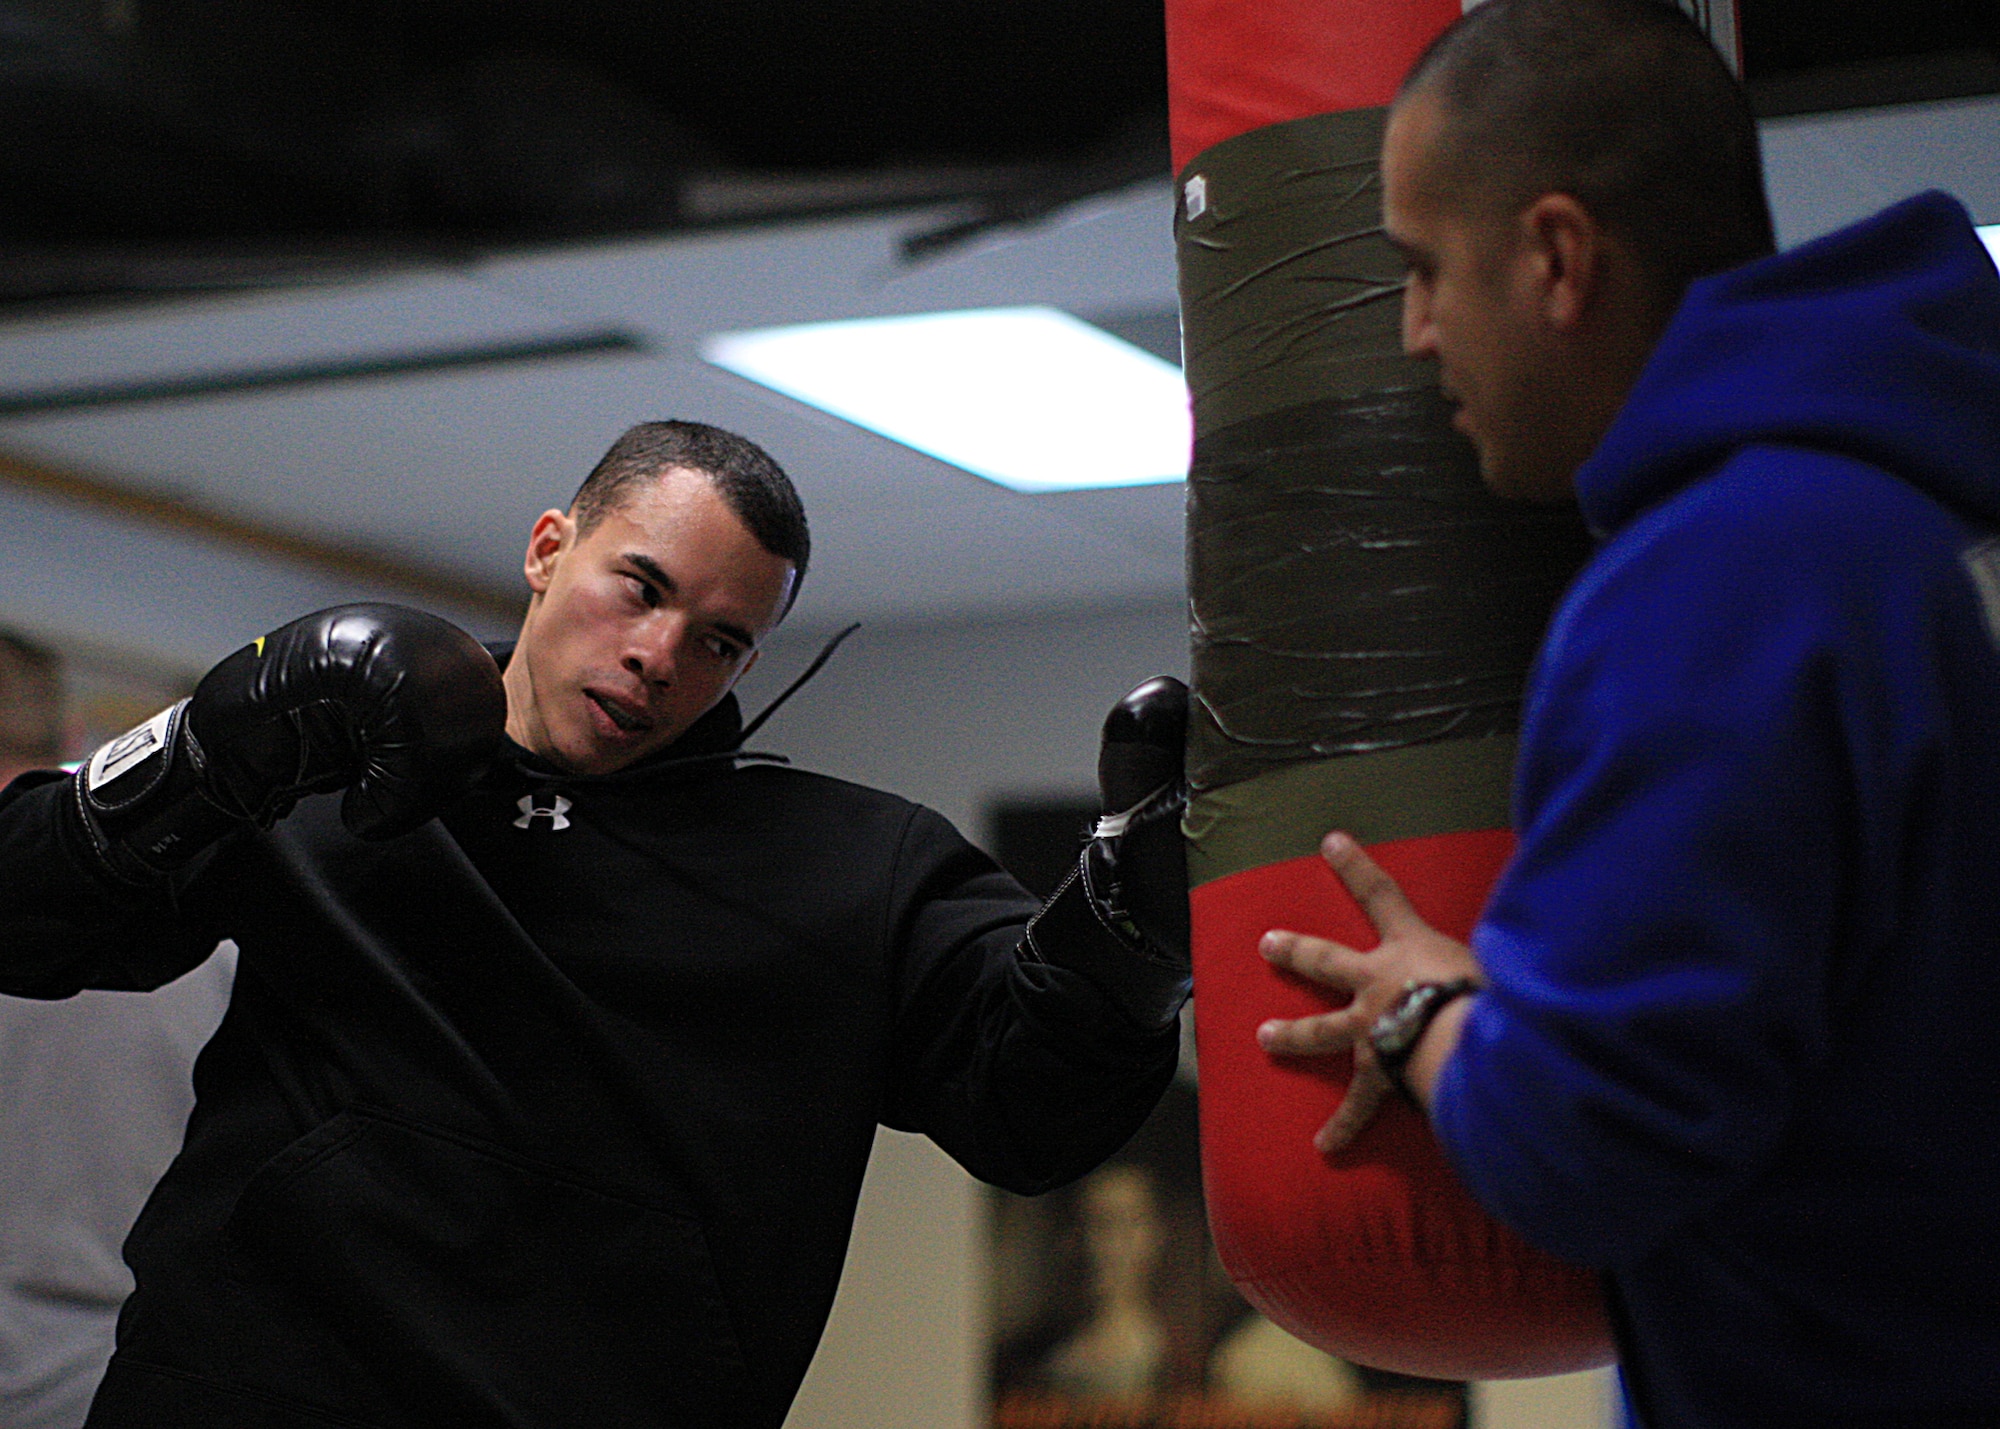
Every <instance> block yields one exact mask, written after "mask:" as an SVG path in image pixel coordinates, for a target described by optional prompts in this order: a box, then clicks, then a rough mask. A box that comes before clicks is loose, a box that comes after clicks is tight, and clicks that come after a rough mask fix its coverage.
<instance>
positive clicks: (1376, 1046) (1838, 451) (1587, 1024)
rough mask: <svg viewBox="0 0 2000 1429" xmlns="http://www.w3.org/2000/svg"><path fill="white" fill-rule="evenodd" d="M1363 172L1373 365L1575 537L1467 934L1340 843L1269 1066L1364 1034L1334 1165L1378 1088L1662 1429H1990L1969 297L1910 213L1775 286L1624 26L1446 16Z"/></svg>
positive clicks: (1857, 230) (1691, 63)
mask: <svg viewBox="0 0 2000 1429" xmlns="http://www.w3.org/2000/svg"><path fill="white" fill-rule="evenodd" d="M1383 176H1384V177H1383V185H1384V213H1385V219H1386V225H1387V228H1388V231H1389V234H1390V236H1391V238H1392V239H1393V240H1394V241H1395V242H1396V243H1397V244H1398V245H1399V247H1400V248H1401V249H1402V251H1403V252H1404V254H1405V255H1406V257H1407V258H1408V261H1409V269H1410V281H1409V287H1408V290H1407V294H1406V299H1405V308H1404V339H1405V344H1406V346H1407V347H1408V348H1409V349H1410V350H1411V351H1412V352H1417V353H1428V354H1430V355H1433V356H1435V357H1436V358H1437V359H1438V361H1439V364H1440V373H1441V379H1442V382H1443V385H1444V388H1445V390H1446V392H1447V394H1448V395H1450V396H1451V397H1453V398H1454V399H1456V401H1457V402H1458V404H1459V405H1458V412H1457V416H1456V422H1457V425H1458V426H1459V428H1460V429H1461V430H1463V431H1464V432H1465V433H1466V434H1467V435H1468V436H1469V437H1470V438H1471V439H1472V441H1473V442H1474V444H1475V445H1476V447H1477V448H1478V450H1479V454H1480V459H1481V466H1482V471H1483V473H1484V475H1485V477H1486V479H1487V481H1488V483H1489V484H1490V485H1491V486H1492V487H1493V488H1494V489H1495V490H1497V491H1499V492H1501V493H1503V494H1507V495H1513V496H1519V497H1523V498H1527V499H1532V500H1557V499H1574V500H1577V501H1579V502H1580V503H1581V505H1582V508H1583V512H1584V514H1585V516H1586V517H1587V518H1588V520H1589V522H1590V524H1591V526H1592V527H1593V529H1594V530H1595V531H1596V533H1597V534H1598V535H1599V537H1600V539H1601V542H1602V544H1601V547H1600V549H1599V551H1598V553H1597V555H1596V557H1595V559H1594V560H1593V561H1592V563H1591V564H1590V565H1589V566H1588V568H1587V569H1586V570H1585V571H1584V573H1583V574H1582V576H1581V577H1580V578H1579V580H1578V581H1577V583H1576V585H1575V586H1574V588H1573V589H1572V590H1571V591H1570V593H1569V595H1568V596H1567V598H1566V600H1565V601H1564V603H1563V605H1562V607H1561V609H1560V610H1559V611H1558V613H1557V615H1556V617H1555V619H1554V621H1553V623H1552V625H1551V628H1550V630H1549V633H1548V636H1547V639H1546V641H1545V643H1544V646H1543V649H1542V652H1541V656H1540V659H1539V663H1538V665H1537V668H1536V671H1535V674H1534V677H1533V680H1532V683H1531V686H1530V690H1529V696H1528V703H1527V707H1526V711H1525V715H1524V723H1523V730H1522V744H1521V756H1520V763H1519V767H1518V770H1517V776H1516V789H1515V825H1516V829H1517V832H1518V834H1519V840H1520V843H1519V849H1518V852H1517V854H1516V856H1515V858H1514V860H1513V862H1512V863H1511V864H1510V866H1509V867H1508V869H1507V870H1506V872H1505V874H1504V875H1503V877H1502V879H1501V882H1500V884H1499V886H1498V887H1497V888H1496V890H1495V892H1494V895H1493V897H1492V900H1491V902H1490V904H1489V906H1488V908H1487V910H1486V912H1485V914H1484V916H1483V918H1482V919H1481V921H1480V923H1479V925H1478V927H1477V929H1476V930H1475V932H1474V933H1473V936H1472V940H1471V946H1470V947H1469V948H1468V947H1465V946H1462V945H1460V944H1457V943H1455V942H1453V941H1451V940H1450V939H1448V938H1445V937H1443V936H1442V935H1440V934H1438V933H1437V932H1435V931H1434V930H1432V929H1430V928H1428V927H1427V926H1425V925H1424V923H1423V922H1422V921H1421V919H1420V918H1419V917H1418V916H1417V915H1416V914H1415V913H1414V911H1412V909H1411V908H1410V906H1409V904H1408V903H1407V902H1406V901H1405V900H1404V898H1403V897H1402V895H1401V893H1400V892H1399V891H1398V890H1397V889H1396V888H1395V886H1394V885H1393V884H1392V883H1391V882H1390V881H1389V880H1388V879H1387V878H1386V877H1385V876H1384V875H1383V874H1382V873H1381V871H1380V870H1379V869H1378V868H1377V867H1376V866H1375V865H1374V864H1372V863H1371V862H1370V861H1369V860H1368V858H1367V857H1366V855H1364V854H1363V853H1362V852H1361V851H1360V850H1359V849H1358V848H1357V847H1356V846H1355V845H1354V843H1353V841H1352V840H1350V839H1347V838H1345V837H1344V836H1342V835H1339V834H1335V835H1332V836H1330V837H1329V839H1328V840H1327V843H1326V846H1325V852H1326V855H1327V857H1328V859H1329V861H1330V862H1331V863H1332V864H1333V866H1334V868H1335V870H1336V871H1337V872H1339V873H1340V875H1341V876H1342V878H1343V879H1344V880H1345V881H1346V882H1347V884H1348V886H1349V887H1350V889H1352V890H1353V891H1354V893H1355V894H1356V896H1357V897H1358V898H1359V899H1360V901H1361V903H1362V904H1363V906H1364V907H1365V908H1366V909H1367V910H1368V911H1369V913H1370V915H1371V917H1372V918H1373V919H1374V921H1375V923H1376V925H1377V927H1378V929H1379V930H1380V932H1381V934H1382V938H1381V942H1380V944H1379V945H1378V946H1377V947H1376V948H1374V949H1370V950H1367V951H1359V950H1356V949H1352V948H1346V947H1342V946H1340V945H1338V944H1334V943H1330V942H1325V941H1322V940H1318V939H1313V938H1309V937H1304V936H1301V935H1298V934H1295V933H1290V932H1285V931H1282V930H1280V931H1274V932H1272V933H1271V934H1269V935H1267V937H1266V938H1265V940H1264V945H1263V951H1264V952H1265V955H1266V956H1267V957H1269V958H1270V959H1271V960H1272V961H1273V962H1274V963H1276V964H1277V965H1279V966H1281V967H1284V968H1287V969H1290V970H1292V971H1295V972H1298V973H1301V974H1303V975H1306V976H1309V977H1313V978H1317V979H1319V980H1320V981H1323V982H1325V983H1326V984H1328V985H1329V986H1331V987H1333V988H1335V989H1338V990H1343V991H1351V992H1352V993H1353V994H1354V998H1353V1001H1352V1003H1350V1004H1349V1005H1348V1006H1347V1007H1346V1008H1345V1009H1342V1010H1339V1011H1335V1012H1331V1013H1328V1014H1325V1015H1322V1016H1319V1017H1312V1018H1305V1019H1300V1020H1297V1021H1289V1022H1275V1021H1274V1022H1271V1023H1267V1024H1266V1025H1265V1026H1264V1027H1262V1028H1261V1029H1260V1031H1259V1038H1260V1040H1261V1042H1262V1043H1263V1045H1264V1046H1265V1047H1266V1048H1267V1049H1268V1050H1270V1051H1272V1052H1274V1053H1277V1054H1281V1055H1325V1054H1328V1053H1333V1052H1341V1051H1345V1050H1346V1049H1348V1048H1350V1047H1351V1048H1353V1050H1354V1053H1355V1057H1356V1061H1357V1063H1358V1067H1357V1075H1356V1078H1355V1081H1354V1084H1353V1088H1352V1090H1351V1091H1350V1093H1349V1096H1348V1100H1347V1102H1346V1104H1345V1105H1344V1106H1343V1107H1342V1108H1341V1109H1340V1111H1339V1112H1338V1113H1337V1114H1336V1115H1335V1117H1334V1118H1333V1120H1332V1121H1331V1122H1329V1123H1328V1125H1327V1127H1326V1128H1325V1129H1324V1130H1323V1131H1322V1132H1321V1133H1320V1144H1321V1145H1322V1146H1323V1147H1326V1148H1332V1147H1334V1146H1338V1145H1342V1144H1345V1142H1347V1141H1348V1140H1349V1139H1351V1138H1352V1137H1353V1136H1354V1135H1355V1134H1356V1133H1357V1132H1358V1131H1359V1130H1360V1129H1361V1127H1362V1126H1363V1125H1364V1124H1365V1123H1366V1121H1367V1119H1368V1117H1369V1116H1370V1115H1371V1114H1372V1112H1373V1110H1374V1108H1375V1106H1376V1105H1378V1104H1379V1102H1380V1101H1381V1099H1382V1097H1383V1096H1384V1095H1385V1094H1386V1092H1387V1090H1388V1089H1390V1088H1392V1087H1393V1088H1396V1089H1399V1090H1401V1091H1403V1092H1404V1093H1405V1094H1406V1095H1409V1096H1411V1097H1412V1098H1414V1099H1415V1100H1416V1101H1417V1102H1418V1103H1419V1104H1420V1105H1422V1106H1424V1107H1425V1108H1427V1109H1428V1110H1429V1112H1430V1114H1431V1117H1432V1120H1433V1123H1434V1125H1435V1127H1436V1130H1437V1133H1438V1136H1439V1138H1440V1139H1441V1141H1442V1143H1443V1145H1444V1147H1445V1149H1446V1150H1447V1152H1448V1153H1449V1155H1450V1157H1451V1159H1452V1162H1453V1164H1454V1166H1455V1167H1456V1168H1457V1170H1458V1172H1459V1174H1460V1175H1461V1176H1462V1178H1463V1179H1464V1181H1465V1183H1466V1185H1467V1186H1468V1187H1469V1188H1470V1189H1471V1191H1472V1192H1473V1193H1474V1194H1475V1195H1476V1196H1477V1197H1478V1198H1479V1199H1480V1201H1481V1202H1482V1203H1484V1204H1485V1205H1486V1206H1487V1208H1488V1209H1490V1210H1491V1211H1492V1212H1494V1213H1495V1214H1496V1215H1498V1216H1499V1217H1501V1218H1502V1219H1503V1220H1505V1221H1507V1222H1508V1223H1510V1224H1512V1225H1513V1226H1515V1227H1516V1228H1518V1229H1519V1230H1520V1231H1521V1232H1522V1233H1523V1234H1525V1235H1526V1236H1527V1237H1529V1238H1530V1239H1531V1240H1533V1241H1535V1242H1537V1243H1538V1244H1540V1245H1541V1246H1543V1247H1544V1248H1546V1249H1547V1250H1549V1251H1551V1252H1553V1253H1555V1254H1557V1255H1559V1256H1563V1257H1566V1258H1568V1259H1571V1260H1574V1261H1577V1262H1581V1263H1584V1264H1588V1265H1592V1266H1596V1267H1599V1268H1601V1270H1602V1272H1603V1274H1604V1281H1605V1286H1606V1293H1607V1299H1608V1302H1609V1305H1610V1309H1611V1313H1612V1317H1613V1321H1614V1324H1615V1326H1616V1330H1617V1334H1618V1340H1619V1348H1620V1354H1621V1363H1622V1373H1623V1379H1624V1384H1625V1389H1626V1395H1627V1399H1628V1402H1629V1404H1630V1406H1631V1408H1632V1411H1633V1413H1634V1416H1635V1417H1636V1419H1637V1421H1638V1422H1639V1423H1641V1424H1643V1425H1645V1426H1647V1429H1666V1426H1745V1425H1771V1424H1812V1425H1815V1426H1836V1425H1837V1426H1852V1427H1853V1429H1859V1426H1870V1429H1886V1426H1890V1425H1896V1426H1906V1425H1924V1426H1926V1429H1942V1426H1970V1425H1975V1424H1976V1425H1988V1426H1990V1425H1994V1424H2000V1191H1997V1189H1996V1188H2000V1032H1996V1028H2000V817H1996V810H2000V274H1996V273H1995V270H1994V266H1993V263H1992V262H1991V260H1990V259H1989V257H1988V255H1987V254H1986V252H1985V251H1984V249H1983V247H1982V246H1981V244H1980V243H1979V240H1978V237H1977V235H1976V234H1975V233H1974V231H1973V229H1972V226H1971V224H1970V222H1969V220H1968V218H1967V216H1966V214H1965V211H1964V210H1963V209H1962V208H1961V207H1960V206H1959V205H1958V204H1957V203H1955V202H1954V201H1953V200H1951V199H1950V198H1947V197H1946V196H1944V195H1942V194H1935V193H1933V194H1925V195H1921V196H1919V197H1916V198H1913V199H1910V200H1908V201H1906V202H1904V203H1901V204H1898V205H1896V206H1895V207H1893V208H1891V209H1889V210H1887V211H1886V212H1884V213H1881V214H1878V215H1877V216H1875V217H1874V218H1871V219H1869V220H1867V221H1866V222H1863V223H1860V224H1857V225H1855V226H1854V227H1852V228H1849V229H1846V230H1843V231H1841V232H1838V233H1834V234H1831V235H1829V236H1827V237H1825V238H1822V239H1819V240H1817V241H1815V242H1813V243H1809V244H1806V245H1804V246H1802V247H1800V248H1798V249H1796V250H1794V251H1792V252H1789V253H1786V254H1782V255H1777V256H1768V247H1769V245H1768V238H1766V239H1764V240H1763V241H1759V239H1758V237H1757V231H1758V230H1759V229H1760V227H1764V226H1765V225H1767V223H1768V220H1767V219H1765V217H1764V212H1765V210H1764V202H1763V198H1762V195H1761V192H1760V191H1759V188H1758V183H1757V169H1756V148H1755V130H1754V126H1753V124H1752V122H1751V118H1750V114H1749V111H1748V108H1747V106H1746V105H1745V104H1744V102H1743V99H1742V96H1741V94H1740V92H1738V91H1737V89H1736V87H1735V86H1734V84H1733V83H1732V82H1731V81H1730V80H1729V78H1728V76H1727V73H1726V71H1725V70H1724V69H1723V67H1722V65H1721V64H1720V62H1719V61H1718V60H1717V59H1716V57H1715V56H1714V54H1713V52H1712V51H1711V50H1709V49H1708V47H1707V45H1706V42H1705V40H1703V38H1702V37H1701V35H1700V32H1699V31H1698V30H1696V29H1694V28H1693V27H1692V26H1691V25H1688V24H1686V23H1685V22H1683V21H1682V20H1681V18H1680V17H1679V16H1678V15H1677V14H1675V13H1674V12H1672V11H1671V10H1670V9H1668V8H1666V7H1661V6H1655V5H1651V4H1648V3H1646V0H1490V3H1488V4H1486V5H1483V6H1482V7H1480V8H1479V9H1477V10H1475V11H1473V12H1472V13H1471V14H1470V15H1469V16H1468V17H1466V19H1465V20H1464V21H1462V22H1461V23H1460V24H1459V25H1458V26H1456V27H1455V28H1454V29H1453V30H1452V31H1450V32H1448V33H1447V34H1446V35H1445V36H1444V37H1443V38H1442V39H1441V40H1440V41H1439V43H1438V44H1437V45H1436V46H1435V47H1434V48H1433V50H1432V51H1431V52H1430V53H1429V54H1428V55H1427V56H1426V57H1425V58H1424V59H1423V60H1422V61H1420V62H1419V64H1418V66H1417V68H1416V69H1415V70H1414V71H1413V72H1412V75H1411V77H1410V78H1409V79H1408V80H1407V81H1406V82H1405V86H1404V89H1403V92H1402V94H1401V95H1400V97H1399V98H1398V100H1397V103H1396V106H1395V108H1394V110H1393V112H1392V115H1391V119H1390V123H1389V128H1388V136H1387V139H1386V142H1385V146H1384V150H1383ZM1746 176H1747V177H1746ZM1765 232H1766V233H1768V228H1765ZM1691 280H1692V281H1691Z"/></svg>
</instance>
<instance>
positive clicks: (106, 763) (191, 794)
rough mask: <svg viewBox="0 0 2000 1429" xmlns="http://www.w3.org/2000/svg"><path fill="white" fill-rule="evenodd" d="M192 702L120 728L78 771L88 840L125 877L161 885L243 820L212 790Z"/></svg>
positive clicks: (75, 788)
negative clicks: (190, 724)
mask: <svg viewBox="0 0 2000 1429" xmlns="http://www.w3.org/2000/svg"><path fill="white" fill-rule="evenodd" d="M188 704H189V702H188V701H187V700H182V701H181V702H180V703H179V704H177V705H173V706H171V707H169V708H167V709H164V710H161V711H160V712H159V713H158V714H156V715H154V716H153V717H152V718H151V719H149V720H147V721H146V722H145V723H144V724H142V725H140V726H138V727H137V728H136V729H132V730H129V731H127V732H126V733H124V734H121V735H119V736H118V738H116V739H114V740H112V741H111V742H110V743H109V744H106V745H104V746H103V747H102V748H100V749H98V750H97V752H96V753H94V754H92V755H91V756H90V758H88V759H86V760H85V761H84V762H83V763H82V765H80V766H79V767H78V769H77V771H76V773H75V774H74V775H72V776H71V779H70V789H71V799H70V801H69V802H70V806H71V808H72V811H73V812H74V813H75V815H76V817H77V821H78V823H79V825H80V826H81V828H82V830H83V835H84V838H83V842H84V843H85V844H86V845H87V846H88V847H89V848H90V850H91V851H92V852H93V853H94V854H95V855H96V856H97V860H98V863H99V865H100V866H101V867H102V868H103V870H104V871H105V872H106V873H108V874H110V876H111V877H112V878H114V879H116V880H117V881H118V882H120V883H125V884H131V885H134V886H138V887H148V886H152V885H155V884H157V883H158V882H159V881H160V880H162V879H164V878H166V877H168V876H169V875H171V874H173V873H175V872H177V871H179V870H180V869H181V868H182V867H184V866H185V865H186V864H187V863H188V861H189V860H190V859H192V858H193V857H194V856H195V855H196V854H198V853H200V852H201V850H203V849H204V848H207V847H208V846H209V845H210V844H212V843H214V842H215V841H216V840H217V839H219V838H221V837H222V836H223V835H224V834H226V833H228V832H229V831H230V830H231V829H232V828H234V827H236V826H237V825H238V824H239V823H240V820H239V819H238V818H237V817H236V816H235V815H233V814H231V813H230V812H229V811H227V810H225V809H223V808H221V807H220V806H219V805H217V804H216V803H214V802H213V801H212V800H211V799H209V797H208V796H207V794H206V793H205V792H204V788H205V785H206V783H207V779H206V775H207V761H206V759H205V757H204V756H203V754H202V749H201V744H200V742H199V741H198V740H196V739H195V737H194V731H193V730H192V729H190V728H188V722H187V717H188Z"/></svg>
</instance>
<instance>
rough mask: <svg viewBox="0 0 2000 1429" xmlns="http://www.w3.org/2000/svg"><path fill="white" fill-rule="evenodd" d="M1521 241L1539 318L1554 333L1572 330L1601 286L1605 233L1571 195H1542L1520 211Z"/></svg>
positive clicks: (1588, 309)
mask: <svg viewBox="0 0 2000 1429" xmlns="http://www.w3.org/2000/svg"><path fill="white" fill-rule="evenodd" d="M1521 237H1522V241H1523V243H1524V244H1525V245H1526V248H1527V252H1528V254H1529V256H1530V260H1531V263H1532V265H1533V268H1532V271H1533V274H1534V281H1535V283H1536V288H1537V291H1536V294H1535V297H1536V299H1537V303H1538V305H1539V306H1540V308H1541V311H1542V317H1543V318H1544V320H1546V321H1547V322H1548V324H1549V325H1550V326H1551V327H1554V328H1556V329H1558V330H1562V331H1568V330H1571V329H1574V328H1575V327H1576V326H1577V324H1578V323H1580V322H1581V321H1582V320H1583V318H1584V315H1585V314H1586V313H1587V312H1589V311H1590V307H1591V304H1592V302H1593V301H1594V300H1595V299H1596V298H1597V297H1598V289H1599V287H1600V286H1601V285H1602V283H1603V281H1604V260H1605V256H1606V255H1605V251H1604V241H1605V232H1604V229H1603V228H1602V227H1600V226H1599V224H1598V222H1597V220H1596V219H1595V218H1592V217H1591V215H1590V210H1589V209H1587V208H1585V207H1584V206H1583V205H1582V204H1581V203H1579V202H1578V201H1577V200H1576V199H1575V198H1574V197H1572V196H1571V195H1569V194H1566V193H1546V194H1543V195H1542V196H1541V197H1540V198H1538V199H1536V200H1535V201H1534V202H1533V203H1530V204H1529V205H1528V206H1527V207H1526V208H1525V209H1523V210H1522V211H1521Z"/></svg>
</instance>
